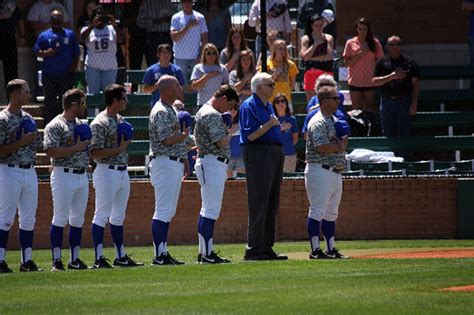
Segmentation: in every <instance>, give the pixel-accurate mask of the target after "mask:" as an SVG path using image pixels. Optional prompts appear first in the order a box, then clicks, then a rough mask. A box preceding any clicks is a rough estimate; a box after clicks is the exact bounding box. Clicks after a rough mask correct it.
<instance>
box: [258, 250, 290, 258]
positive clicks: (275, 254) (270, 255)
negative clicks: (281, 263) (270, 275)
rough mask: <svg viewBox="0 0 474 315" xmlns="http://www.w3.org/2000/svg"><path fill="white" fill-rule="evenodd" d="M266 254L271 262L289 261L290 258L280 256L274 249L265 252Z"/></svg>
mask: <svg viewBox="0 0 474 315" xmlns="http://www.w3.org/2000/svg"><path fill="white" fill-rule="evenodd" d="M264 254H265V255H267V256H268V258H269V260H288V256H285V255H278V254H277V253H275V252H274V251H273V250H272V249H270V250H268V251H266V252H264Z"/></svg>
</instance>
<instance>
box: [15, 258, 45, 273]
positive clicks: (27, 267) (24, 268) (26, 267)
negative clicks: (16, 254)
mask: <svg viewBox="0 0 474 315" xmlns="http://www.w3.org/2000/svg"><path fill="white" fill-rule="evenodd" d="M20 271H21V272H32V271H43V269H41V268H39V267H38V265H36V263H35V262H34V261H33V260H28V261H27V262H25V263H24V264H21V265H20Z"/></svg>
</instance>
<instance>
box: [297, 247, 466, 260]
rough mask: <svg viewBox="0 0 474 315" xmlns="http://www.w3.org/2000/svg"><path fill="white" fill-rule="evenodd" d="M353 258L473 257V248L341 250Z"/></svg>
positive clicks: (301, 255) (305, 256) (301, 256)
mask: <svg viewBox="0 0 474 315" xmlns="http://www.w3.org/2000/svg"><path fill="white" fill-rule="evenodd" d="M342 252H343V253H344V254H345V255H349V256H350V257H352V258H355V259H372V258H376V259H385V258H387V259H423V258H474V248H390V249H354V250H344V251H342ZM288 257H289V258H290V259H297V260H305V259H308V253H289V254H288Z"/></svg>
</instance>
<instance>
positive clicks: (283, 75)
mask: <svg viewBox="0 0 474 315" xmlns="http://www.w3.org/2000/svg"><path fill="white" fill-rule="evenodd" d="M267 72H268V73H269V74H272V75H273V73H275V72H276V73H278V76H277V78H276V80H275V88H274V89H273V94H272V96H271V97H270V100H271V101H273V98H274V97H275V96H277V94H278V93H282V94H284V95H285V96H286V98H287V99H288V102H290V103H291V83H290V79H291V78H294V77H296V75H297V74H298V73H299V70H298V68H297V67H296V65H295V63H294V62H293V61H291V60H288V64H287V65H284V64H277V63H275V62H274V61H272V60H271V59H268V61H267Z"/></svg>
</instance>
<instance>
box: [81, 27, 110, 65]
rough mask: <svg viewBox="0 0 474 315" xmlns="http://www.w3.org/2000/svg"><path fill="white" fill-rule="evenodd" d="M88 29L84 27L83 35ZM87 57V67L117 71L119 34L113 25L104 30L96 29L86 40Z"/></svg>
mask: <svg viewBox="0 0 474 315" xmlns="http://www.w3.org/2000/svg"><path fill="white" fill-rule="evenodd" d="M86 29H87V27H83V28H82V30H81V33H83V32H85V30H86ZM85 44H86V47H87V55H86V60H85V62H84V63H85V65H86V66H87V67H91V68H94V69H98V70H116V69H117V67H118V66H117V57H116V56H115V54H116V53H117V34H116V32H115V29H114V27H113V26H112V25H106V26H104V28H102V29H98V28H94V29H92V31H91V32H90V34H89V37H87V38H86V40H85Z"/></svg>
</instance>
